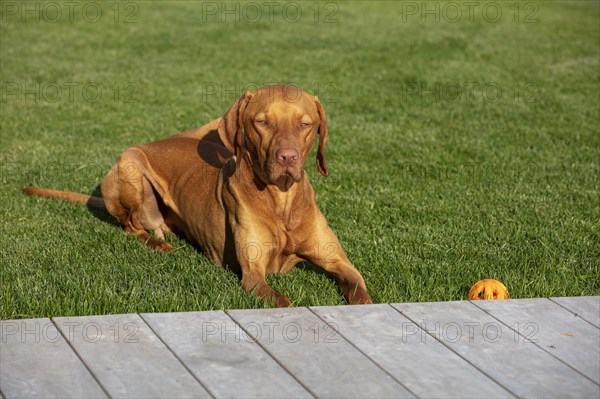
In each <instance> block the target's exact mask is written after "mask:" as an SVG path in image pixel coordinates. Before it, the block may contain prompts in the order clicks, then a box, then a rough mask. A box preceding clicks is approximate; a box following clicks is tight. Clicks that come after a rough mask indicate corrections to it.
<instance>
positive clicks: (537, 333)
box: [473, 298, 600, 384]
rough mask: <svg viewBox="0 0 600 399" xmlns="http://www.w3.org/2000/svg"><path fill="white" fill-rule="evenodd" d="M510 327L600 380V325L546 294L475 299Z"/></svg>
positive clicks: (598, 381) (476, 302)
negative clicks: (599, 326)
mask: <svg viewBox="0 0 600 399" xmlns="http://www.w3.org/2000/svg"><path fill="white" fill-rule="evenodd" d="M473 304H474V305H476V306H478V307H479V308H481V309H483V310H485V311H486V312H488V313H489V314H491V315H492V316H494V317H495V318H497V319H498V320H500V321H501V322H503V323H504V324H506V325H507V326H508V327H510V328H511V329H513V330H515V331H518V332H520V333H521V334H522V335H524V336H526V337H527V338H528V339H530V340H531V341H532V342H534V343H535V344H536V345H538V346H539V347H541V348H543V349H545V350H546V351H548V352H549V353H551V354H553V355H554V356H556V357H558V358H560V359H561V360H563V361H564V362H565V363H567V364H569V365H570V366H571V367H573V368H574V369H576V370H578V371H579V372H580V373H582V374H584V375H586V376H587V377H588V378H590V379H591V380H593V381H594V382H596V383H597V384H600V329H598V328H597V327H594V326H592V325H591V324H589V323H587V322H586V321H585V320H582V319H580V318H578V317H575V316H574V315H573V314H572V313H571V312H569V311H568V310H566V309H564V308H563V307H561V306H559V305H558V304H556V303H554V302H552V301H550V300H549V299H545V298H537V299H520V300H506V301H473Z"/></svg>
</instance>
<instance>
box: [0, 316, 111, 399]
mask: <svg viewBox="0 0 600 399" xmlns="http://www.w3.org/2000/svg"><path fill="white" fill-rule="evenodd" d="M0 329H1V331H2V337H1V342H0V353H1V356H0V389H1V390H2V392H3V394H4V395H5V397H6V399H9V398H66V397H78V398H105V397H106V395H105V393H104V391H102V388H101V387H100V385H98V383H97V382H96V380H94V377H93V376H92V374H91V373H90V372H89V371H88V369H87V368H86V367H85V365H84V364H83V363H82V362H81V360H80V359H79V358H78V357H77V355H76V354H75V352H73V350H72V349H71V347H70V346H69V344H68V343H67V342H66V341H65V339H64V338H63V337H62V336H61V335H60V332H59V331H58V329H57V328H56V326H55V325H54V323H52V321H50V319H47V318H43V319H27V320H4V321H0Z"/></svg>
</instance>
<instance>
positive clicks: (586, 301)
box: [550, 296, 600, 328]
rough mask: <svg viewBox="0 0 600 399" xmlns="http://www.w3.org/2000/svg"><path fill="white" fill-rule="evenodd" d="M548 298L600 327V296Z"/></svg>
mask: <svg viewBox="0 0 600 399" xmlns="http://www.w3.org/2000/svg"><path fill="white" fill-rule="evenodd" d="M550 300H552V301H554V302H556V303H558V304H560V305H561V306H563V307H565V308H567V309H569V311H571V312H573V313H574V314H575V315H576V316H577V317H581V318H582V319H584V320H585V321H587V322H588V323H591V324H593V325H594V326H596V327H598V328H600V296H580V297H562V298H550Z"/></svg>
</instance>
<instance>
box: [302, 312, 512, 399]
mask: <svg viewBox="0 0 600 399" xmlns="http://www.w3.org/2000/svg"><path fill="white" fill-rule="evenodd" d="M310 309H311V310H312V311H313V312H315V313H316V314H317V315H318V316H319V317H321V318H322V319H323V320H324V321H326V322H327V323H333V325H335V326H337V327H336V329H337V330H338V331H339V332H340V334H341V335H343V336H344V338H346V339H347V340H348V341H350V342H351V343H352V344H353V345H354V346H356V347H357V348H359V349H360V350H361V351H363V352H364V353H365V354H366V355H367V356H369V357H370V358H371V359H373V360H374V361H375V362H377V363H378V364H379V365H381V366H382V367H383V368H385V369H386V370H387V371H388V372H389V373H390V374H392V375H393V376H394V377H395V378H396V379H397V380H399V381H401V382H402V383H403V384H404V385H405V386H406V387H408V388H409V389H410V390H411V391H412V392H414V393H415V394H416V395H417V396H418V397H425V398H433V397H436V398H442V397H443V398H467V397H473V398H481V397H486V398H499V397H502V398H506V397H511V396H512V395H511V394H510V393H509V392H507V391H506V390H505V389H504V388H502V387H501V386H500V385H498V384H497V383H496V382H494V381H493V380H491V379H490V378H488V377H487V376H485V375H484V374H482V373H481V372H480V371H479V370H477V369H476V368H475V367H473V366H472V365H471V364H469V363H467V362H466V361H465V360H464V359H462V358H461V357H459V356H457V355H456V354H455V353H454V352H452V351H451V350H450V349H448V348H447V347H445V346H443V345H440V344H439V342H437V341H436V340H435V339H433V338H432V337H431V336H428V335H427V333H425V332H424V331H423V330H421V329H420V328H419V327H418V326H417V325H416V324H414V323H413V322H411V321H410V320H408V319H407V318H406V317H404V316H402V315H401V314H400V313H398V312H397V311H396V310H395V309H393V308H392V307H391V306H389V305H364V306H331V307H312V308H310ZM450 376H451V377H450Z"/></svg>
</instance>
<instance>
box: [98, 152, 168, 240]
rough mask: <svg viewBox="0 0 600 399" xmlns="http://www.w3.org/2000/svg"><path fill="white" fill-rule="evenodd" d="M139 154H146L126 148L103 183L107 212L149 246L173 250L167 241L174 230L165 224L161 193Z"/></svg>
mask: <svg viewBox="0 0 600 399" xmlns="http://www.w3.org/2000/svg"><path fill="white" fill-rule="evenodd" d="M140 157H143V155H142V154H141V153H140V152H139V151H135V150H127V151H125V152H124V153H123V154H122V155H121V156H120V157H119V159H118V160H117V162H116V163H115V164H114V165H113V167H112V168H111V171H110V172H109V173H108V175H107V176H106V177H105V178H104V180H103V182H102V197H103V198H104V203H105V204H106V209H107V210H108V212H109V213H110V214H111V215H113V216H114V217H115V218H116V219H117V220H118V221H119V222H120V223H121V224H122V225H123V227H124V229H125V231H126V232H128V233H131V234H134V235H136V236H137V237H138V238H139V239H140V240H142V241H143V242H144V244H146V245H147V246H148V247H150V248H153V249H157V250H162V251H171V250H173V247H172V246H171V244H169V243H167V242H165V241H164V237H165V233H169V232H171V230H170V229H169V228H168V227H167V225H166V224H165V220H164V217H163V215H162V213H161V211H160V208H159V206H158V200H157V198H156V196H157V195H158V194H157V193H156V192H155V190H154V189H153V188H152V185H151V184H150V182H149V181H148V179H147V178H146V176H145V172H146V170H145V167H144V164H145V162H143V161H144V160H142V159H140ZM148 231H152V232H153V233H154V234H155V236H156V238H153V237H151V236H150V235H149V234H148Z"/></svg>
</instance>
